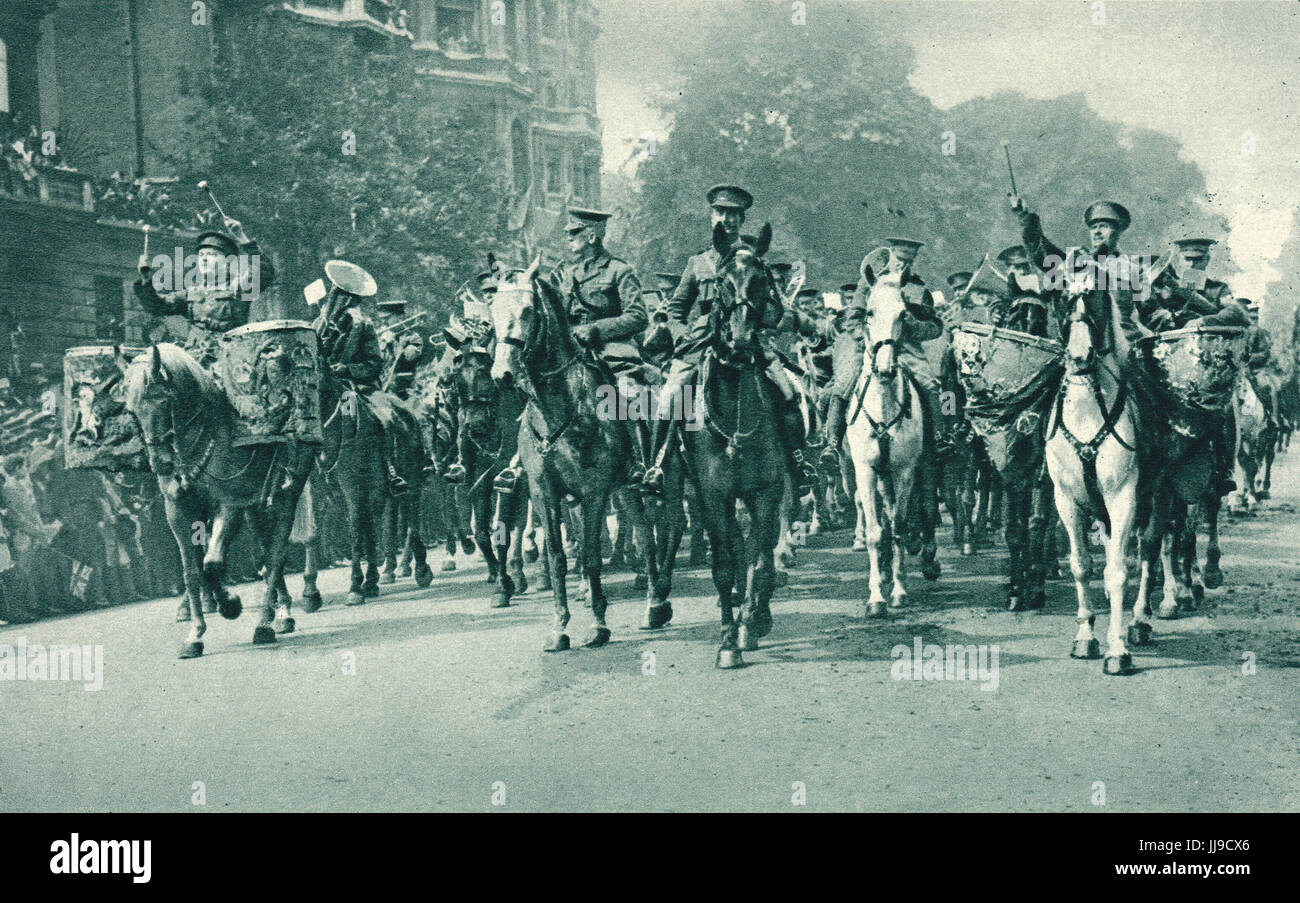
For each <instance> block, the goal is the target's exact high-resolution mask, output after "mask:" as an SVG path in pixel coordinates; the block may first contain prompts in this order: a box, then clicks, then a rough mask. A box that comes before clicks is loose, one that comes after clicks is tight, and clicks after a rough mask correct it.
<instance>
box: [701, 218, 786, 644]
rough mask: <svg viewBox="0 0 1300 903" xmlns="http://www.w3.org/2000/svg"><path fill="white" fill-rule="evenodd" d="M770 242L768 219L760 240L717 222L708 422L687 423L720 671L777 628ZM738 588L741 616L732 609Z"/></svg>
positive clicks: (779, 476)
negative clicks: (717, 623)
mask: <svg viewBox="0 0 1300 903" xmlns="http://www.w3.org/2000/svg"><path fill="white" fill-rule="evenodd" d="M771 241H772V227H771V226H770V225H764V226H763V229H762V231H761V232H760V233H759V236H758V240H757V242H756V243H755V244H754V245H749V244H745V243H737V244H735V245H730V244H729V243H728V242H727V238H726V233H725V231H724V230H723V229H722V227H721V225H720V224H719V226H718V227H717V228H715V229H714V233H713V245H714V248H715V250H717V252H718V254H719V258H720V259H719V261H718V267H717V271H718V286H719V289H720V291H719V295H718V298H717V300H716V301H715V302H714V306H713V309H712V311H711V312H710V317H711V325H712V327H713V340H712V342H711V343H710V344H709V346H708V347H707V348H706V349H705V351H704V353H703V358H702V361H701V366H700V370H699V373H698V383H699V389H698V395H697V397H698V398H699V399H700V402H701V403H700V404H699V405H697V420H698V421H700V423H699V425H700V426H701V427H702V428H700V429H694V430H686V431H685V437H684V438H685V449H686V466H687V472H688V475H689V476H690V479H691V481H692V482H693V483H695V485H696V487H697V490H698V493H699V498H700V509H701V514H702V515H703V518H704V526H705V529H706V530H707V531H708V534H709V548H710V550H711V552H712V556H713V584H714V586H715V587H716V588H717V590H718V607H719V608H720V609H721V617H722V645H721V646H720V647H719V649H718V654H717V660H716V664H717V666H718V667H719V668H738V667H741V666H743V665H744V659H743V657H742V655H741V651H742V650H746V649H748V650H753V649H757V648H758V642H757V640H758V638H759V637H763V636H766V635H767V634H768V633H770V632H771V630H772V612H771V601H772V594H773V593H774V592H775V591H776V566H775V562H774V560H773V551H774V549H775V548H776V542H777V532H778V530H779V524H780V517H779V514H780V512H779V508H780V504H781V494H782V491H783V490H784V488H785V475H786V466H785V460H784V456H783V454H782V451H781V447H782V446H781V436H780V433H779V426H778V423H779V421H778V417H777V397H776V395H775V393H776V392H777V391H778V390H777V389H776V387H775V386H773V385H772V384H771V383H770V381H769V380H767V379H765V378H764V371H765V370H766V368H767V362H766V360H765V358H764V352H763V350H762V348H761V346H760V345H759V343H758V327H759V325H760V324H764V323H765V322H767V321H768V316H767V315H768V314H769V312H770V311H771V309H772V308H771V305H779V303H780V302H779V300H778V298H779V295H778V293H777V290H776V287H775V283H774V282H773V279H772V274H771V271H770V270H769V269H768V268H767V265H766V264H765V263H764V262H763V255H764V254H765V253H767V249H768V246H769V245H770V243H771ZM737 500H740V501H743V502H744V503H745V508H746V509H747V510H748V512H749V518H750V529H749V535H748V536H747V537H746V536H744V535H742V533H741V530H740V525H739V524H738V523H737V520H736V502H737ZM742 575H743V576H742ZM742 581H743V582H742ZM737 593H739V596H740V599H739V608H740V615H739V618H738V619H736V618H734V617H733V612H732V609H733V608H734V607H736V606H737V600H736V598H735V597H736V594H737Z"/></svg>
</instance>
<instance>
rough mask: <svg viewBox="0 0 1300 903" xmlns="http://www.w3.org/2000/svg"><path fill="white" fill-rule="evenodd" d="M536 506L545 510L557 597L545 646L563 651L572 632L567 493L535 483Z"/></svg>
mask: <svg viewBox="0 0 1300 903" xmlns="http://www.w3.org/2000/svg"><path fill="white" fill-rule="evenodd" d="M532 492H533V501H534V503H535V507H536V508H537V509H538V510H539V511H540V512H541V514H542V526H543V527H544V528H545V537H546V540H545V552H546V556H547V560H548V561H549V562H550V573H551V594H552V596H553V597H554V600H555V611H554V615H553V618H552V621H551V635H550V638H549V639H548V640H547V642H546V645H545V646H544V647H543V648H544V649H545V650H546V651H547V652H563V651H564V650H565V649H568V648H569V636H568V634H566V633H565V632H564V631H565V628H567V627H568V626H569V599H568V587H567V586H566V584H565V578H566V577H567V576H568V573H569V561H568V558H567V557H566V556H565V554H564V535H563V522H564V515H565V512H566V511H567V510H568V506H567V505H566V504H565V502H564V496H563V495H562V494H561V493H559V492H558V491H555V490H554V489H552V490H551V491H549V492H548V491H547V489H546V488H543V487H541V486H534V487H533V490H532Z"/></svg>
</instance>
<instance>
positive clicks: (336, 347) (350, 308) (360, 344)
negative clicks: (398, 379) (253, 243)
mask: <svg viewBox="0 0 1300 903" xmlns="http://www.w3.org/2000/svg"><path fill="white" fill-rule="evenodd" d="M325 277H326V279H327V280H328V281H329V284H330V290H329V294H328V296H327V297H326V298H325V299H324V301H322V302H321V312H320V315H319V316H318V317H317V318H316V322H315V323H313V324H312V326H313V328H314V329H315V330H316V334H317V335H318V336H320V345H321V362H322V364H323V365H324V366H326V367H328V368H329V370H330V372H331V373H333V374H334V376H335V377H336V378H338V379H340V380H342V381H344V382H346V383H349V384H350V385H351V386H352V388H353V389H354V390H355V391H356V392H357V393H358V394H359V395H361V396H362V397H363V398H364V399H365V400H366V402H368V403H369V405H370V408H371V410H372V411H374V414H375V417H376V418H377V419H378V420H379V424H380V428H381V430H383V432H384V435H385V441H384V465H385V468H384V469H385V473H386V475H387V477H388V484H389V488H390V490H391V491H392V493H393V494H394V495H400V494H402V493H404V492H406V491H407V490H408V489H409V488H410V487H409V486H408V484H407V482H406V480H404V479H403V478H402V476H401V475H400V474H399V473H398V472H397V468H396V466H395V461H396V457H397V455H396V449H395V448H394V443H393V439H392V436H391V427H392V424H393V419H394V417H395V416H397V410H396V408H397V405H398V404H399V402H398V401H397V399H396V398H394V397H393V396H392V395H389V394H388V393H386V392H382V391H380V381H381V379H382V378H383V374H384V361H383V358H382V356H381V355H380V351H379V336H378V334H377V333H376V331H375V327H374V324H373V323H371V322H370V320H369V319H368V318H367V317H366V315H365V314H364V313H362V311H361V299H362V298H370V297H373V296H374V295H375V293H376V292H378V291H379V287H378V286H377V285H376V284H375V279H374V277H373V276H371V275H370V274H369V273H368V272H366V271H365V270H363V269H362V268H361V267H359V266H357V265H356V264H354V263H348V262H346V261H343V260H330V261H327V262H326V264H325Z"/></svg>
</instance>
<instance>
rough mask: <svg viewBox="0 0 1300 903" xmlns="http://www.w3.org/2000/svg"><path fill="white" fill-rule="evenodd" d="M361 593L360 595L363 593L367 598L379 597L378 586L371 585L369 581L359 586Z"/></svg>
mask: <svg viewBox="0 0 1300 903" xmlns="http://www.w3.org/2000/svg"><path fill="white" fill-rule="evenodd" d="M361 593H362V595H364V596H365V597H366V598H367V599H378V598H379V587H378V586H375V585H373V584H369V583H367V584H366V585H365V586H363V587H361Z"/></svg>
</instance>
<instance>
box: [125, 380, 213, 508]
mask: <svg viewBox="0 0 1300 903" xmlns="http://www.w3.org/2000/svg"><path fill="white" fill-rule="evenodd" d="M163 392H164V394H165V397H166V399H167V421H168V427H167V430H166V432H164V433H163V434H162V435H161V436H155V437H153V438H150V437H149V436H146V435H145V431H144V430H143V429H141V430H140V438H141V441H143V442H144V447H145V449H146V450H147V452H148V455H149V466H150V468H151V469H154V472H155V473H157V470H156V468H155V467H154V461H155V456H156V454H157V449H158V448H159V447H162V448H163V449H165V450H166V451H167V452H169V453H170V455H171V458H172V461H173V462H174V464H175V469H176V477H177V479H178V480H180V484H181V487H182V488H186V487H188V486H189V484H190V481H191V480H192V479H193V478H194V477H195V476H197V475H198V474H199V473H200V472H201V471H202V470H203V468H205V467H207V465H208V462H209V461H210V460H211V459H212V454H213V452H214V451H215V450H216V447H217V437H216V436H211V437H209V438H208V443H207V446H206V447H205V448H204V449H203V453H202V454H201V455H200V456H199V460H198V461H196V462H195V464H194V466H193V467H186V466H185V458H186V456H185V455H183V454H182V453H181V449H180V443H179V441H178V436H179V435H180V432H179V431H178V430H177V429H176V393H175V392H173V391H172V390H171V389H164V390H163ZM202 416H203V407H202V406H201V405H200V406H199V407H198V408H197V409H196V410H195V411H194V416H192V417H190V419H189V420H187V421H186V422H185V427H184V431H185V432H186V433H187V434H188V432H189V429H190V427H191V426H193V425H194V421H196V420H198V419H199V418H200V417H202ZM137 419H138V418H137ZM207 428H208V427H207V424H206V423H204V424H202V425H201V426H200V429H199V436H198V441H199V442H202V441H203V434H204V433H205V432H206V431H207Z"/></svg>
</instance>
